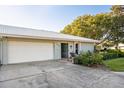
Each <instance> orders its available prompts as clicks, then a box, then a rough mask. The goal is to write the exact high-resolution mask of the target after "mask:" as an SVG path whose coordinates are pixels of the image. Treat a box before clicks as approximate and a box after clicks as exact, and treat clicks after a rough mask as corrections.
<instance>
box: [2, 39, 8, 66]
mask: <svg viewBox="0 0 124 93" xmlns="http://www.w3.org/2000/svg"><path fill="white" fill-rule="evenodd" d="M2 64H5V65H6V64H8V40H7V37H3V38H2Z"/></svg>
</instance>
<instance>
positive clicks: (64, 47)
mask: <svg viewBox="0 0 124 93" xmlns="http://www.w3.org/2000/svg"><path fill="white" fill-rule="evenodd" d="M61 58H68V43H61Z"/></svg>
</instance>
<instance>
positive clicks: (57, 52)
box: [54, 42, 61, 59]
mask: <svg viewBox="0 0 124 93" xmlns="http://www.w3.org/2000/svg"><path fill="white" fill-rule="evenodd" d="M54 59H61V43H60V42H54Z"/></svg>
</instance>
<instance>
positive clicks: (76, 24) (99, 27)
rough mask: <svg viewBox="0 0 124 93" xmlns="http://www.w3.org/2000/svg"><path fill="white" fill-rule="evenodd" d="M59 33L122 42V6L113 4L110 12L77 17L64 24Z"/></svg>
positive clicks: (123, 40)
mask: <svg viewBox="0 0 124 93" xmlns="http://www.w3.org/2000/svg"><path fill="white" fill-rule="evenodd" d="M61 33H65V34H71V35H76V36H81V37H87V38H92V39H97V40H103V41H104V40H109V41H112V42H114V44H116V45H117V44H118V43H119V42H124V14H123V11H122V7H121V6H119V5H114V6H112V8H111V12H108V13H100V14H96V15H83V16H79V17H77V18H76V19H75V20H74V21H73V22H72V23H71V24H69V25H67V26H65V28H64V29H63V30H62V31H61Z"/></svg>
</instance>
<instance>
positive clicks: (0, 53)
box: [0, 25, 99, 64]
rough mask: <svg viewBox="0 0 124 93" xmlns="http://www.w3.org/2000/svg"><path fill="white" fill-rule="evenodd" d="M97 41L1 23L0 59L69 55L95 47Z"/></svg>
mask: <svg viewBox="0 0 124 93" xmlns="http://www.w3.org/2000/svg"><path fill="white" fill-rule="evenodd" d="M98 42H99V41H97V40H93V39H88V38H82V37H78V36H72V35H66V34H61V33H57V32H50V31H44V30H36V29H30V28H22V27H14V26H7V25H0V62H1V64H14V63H22V62H33V61H43V60H53V59H62V58H68V57H70V53H71V52H75V53H77V54H79V53H80V52H81V51H84V52H86V51H88V50H89V51H91V52H92V51H94V45H95V43H98Z"/></svg>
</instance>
